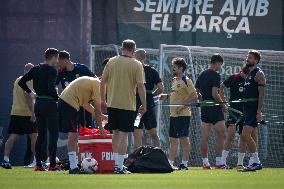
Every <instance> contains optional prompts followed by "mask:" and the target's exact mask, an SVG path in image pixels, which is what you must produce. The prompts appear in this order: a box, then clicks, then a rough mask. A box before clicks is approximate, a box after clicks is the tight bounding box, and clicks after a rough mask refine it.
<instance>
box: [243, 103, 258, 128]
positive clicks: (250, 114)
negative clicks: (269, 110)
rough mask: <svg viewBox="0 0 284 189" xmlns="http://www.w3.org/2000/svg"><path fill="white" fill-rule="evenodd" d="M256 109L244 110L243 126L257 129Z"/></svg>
mask: <svg viewBox="0 0 284 189" xmlns="http://www.w3.org/2000/svg"><path fill="white" fill-rule="evenodd" d="M256 114H257V108H250V107H248V108H244V125H247V126H251V127H257V126H258V123H257V120H256Z"/></svg>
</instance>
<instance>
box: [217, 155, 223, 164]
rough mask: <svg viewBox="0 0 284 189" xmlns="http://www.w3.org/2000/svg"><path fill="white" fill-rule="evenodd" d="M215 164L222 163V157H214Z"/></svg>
mask: <svg viewBox="0 0 284 189" xmlns="http://www.w3.org/2000/svg"><path fill="white" fill-rule="evenodd" d="M216 165H222V158H221V157H216Z"/></svg>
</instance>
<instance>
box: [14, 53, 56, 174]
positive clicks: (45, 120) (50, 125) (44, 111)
mask: <svg viewBox="0 0 284 189" xmlns="http://www.w3.org/2000/svg"><path fill="white" fill-rule="evenodd" d="M58 54H59V52H58V50H57V49H54V48H49V49H47V50H46V51H45V62H44V63H43V64H39V65H37V66H35V67H33V68H32V69H31V70H30V71H29V72H28V73H26V74H25V75H24V76H23V77H22V78H21V80H20V81H19V85H20V87H22V88H23V89H24V91H25V92H26V93H28V94H30V95H32V96H33V95H36V102H35V108H34V111H35V116H36V125H37V128H38V138H37V142H36V161H37V166H36V167H35V171H45V169H44V168H43V167H42V164H41V150H42V143H44V141H45V140H46V138H47V130H48V131H49V148H48V150H49V159H50V167H49V169H48V170H49V171H59V170H61V168H60V167H59V166H57V165H56V150H57V139H58V110H57V100H58V94H57V91H56V88H55V82H56V77H57V71H56V69H55V68H54V66H55V65H56V64H57V63H58ZM30 80H33V88H34V90H35V93H36V94H33V92H32V91H31V90H30V89H29V87H28V86H27V82H28V81H30Z"/></svg>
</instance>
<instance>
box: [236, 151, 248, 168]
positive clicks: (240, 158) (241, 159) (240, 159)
mask: <svg viewBox="0 0 284 189" xmlns="http://www.w3.org/2000/svg"><path fill="white" fill-rule="evenodd" d="M245 155H246V153H241V152H238V163H237V165H244V158H245Z"/></svg>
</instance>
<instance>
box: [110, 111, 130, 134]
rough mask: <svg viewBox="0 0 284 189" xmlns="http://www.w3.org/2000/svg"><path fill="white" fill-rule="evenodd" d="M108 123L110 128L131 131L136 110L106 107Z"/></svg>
mask: <svg viewBox="0 0 284 189" xmlns="http://www.w3.org/2000/svg"><path fill="white" fill-rule="evenodd" d="M107 112H108V123H109V124H110V125H111V128H112V130H119V131H123V132H133V131H134V122H135V118H136V112H135V111H130V110H122V109H117V108H107Z"/></svg>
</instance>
